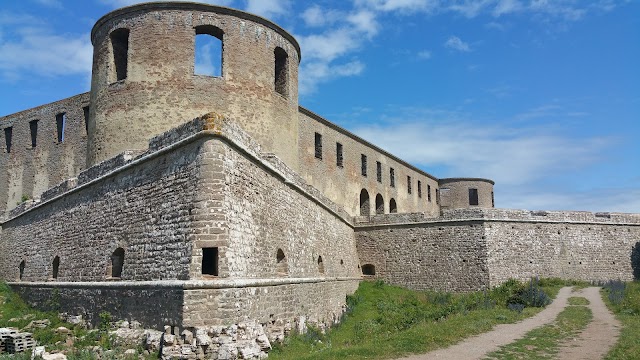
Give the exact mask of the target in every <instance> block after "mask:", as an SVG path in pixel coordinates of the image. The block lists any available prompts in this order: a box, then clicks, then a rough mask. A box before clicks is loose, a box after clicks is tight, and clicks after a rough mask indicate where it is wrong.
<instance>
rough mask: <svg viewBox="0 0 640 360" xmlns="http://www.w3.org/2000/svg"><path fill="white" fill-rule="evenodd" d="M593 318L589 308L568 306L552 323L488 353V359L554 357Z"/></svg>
mask: <svg viewBox="0 0 640 360" xmlns="http://www.w3.org/2000/svg"><path fill="white" fill-rule="evenodd" d="M576 299H578V298H576ZM585 300H586V299H585ZM591 318H592V314H591V310H590V309H589V308H587V307H585V306H568V307H567V308H565V309H564V310H563V311H562V312H561V313H560V314H558V317H557V318H556V320H555V321H554V322H553V323H552V324H549V325H545V326H542V327H539V328H536V329H534V330H531V331H529V332H528V333H527V334H526V335H525V336H524V337H523V338H522V339H519V340H516V341H515V342H513V343H511V344H509V345H505V346H503V347H501V348H500V350H498V351H495V352H492V353H490V354H488V355H487V357H486V359H552V358H553V356H554V354H556V353H557V352H558V349H559V348H560V346H561V345H562V342H563V341H566V340H568V339H570V338H571V337H572V336H574V335H575V334H577V333H579V332H580V331H582V329H584V328H585V327H586V326H587V324H589V322H590V321H591Z"/></svg>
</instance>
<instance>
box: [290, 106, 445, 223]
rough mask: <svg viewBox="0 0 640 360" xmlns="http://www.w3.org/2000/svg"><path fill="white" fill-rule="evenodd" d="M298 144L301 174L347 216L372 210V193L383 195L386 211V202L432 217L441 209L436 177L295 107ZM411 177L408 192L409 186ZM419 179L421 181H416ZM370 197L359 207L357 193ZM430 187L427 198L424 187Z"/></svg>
mask: <svg viewBox="0 0 640 360" xmlns="http://www.w3.org/2000/svg"><path fill="white" fill-rule="evenodd" d="M299 121H300V129H299V139H298V143H299V146H300V148H299V149H298V157H299V160H298V161H299V166H300V174H301V176H302V177H303V178H304V179H305V180H306V181H307V182H308V183H309V184H311V185H313V186H314V187H316V188H317V189H319V190H320V191H322V192H323V193H324V194H325V196H327V197H328V198H329V199H331V201H333V202H335V203H337V204H341V205H342V206H343V207H344V209H345V210H347V212H349V214H351V215H352V216H357V215H374V214H376V195H378V194H380V196H382V199H383V204H384V209H383V212H384V213H385V214H389V213H390V212H392V211H391V208H390V207H391V206H390V201H391V199H394V200H395V202H396V212H399V213H407V212H424V213H427V214H429V215H430V216H433V217H435V216H437V215H438V213H439V211H440V208H439V206H438V204H437V203H436V195H435V194H436V190H437V189H438V181H437V179H436V178H435V177H433V176H432V175H429V174H427V173H425V172H423V171H421V170H419V169H417V168H415V167H413V166H411V165H409V164H408V163H406V162H404V161H402V160H400V159H399V158H397V157H395V156H393V155H391V154H389V153H387V152H386V151H384V150H382V149H380V148H378V147H376V146H375V145H373V144H371V143H369V142H367V141H365V140H363V139H361V138H359V137H357V136H355V135H353V134H351V133H349V132H348V131H346V130H344V129H342V128H340V127H338V126H336V125H334V124H332V123H330V122H329V121H327V120H325V119H323V118H321V117H320V116H318V115H316V114H313V113H312V112H310V111H309V110H306V109H304V108H300V115H299ZM316 133H318V134H320V135H321V136H322V158H321V159H320V158H318V157H316V153H315V150H316V149H315V134H316ZM336 143H340V144H342V159H343V163H342V166H338V165H337V161H336V160H337V159H336V158H337V149H336V147H337V145H336ZM362 155H365V156H366V157H367V175H366V176H363V175H362V158H361V156H362ZM377 162H380V164H381V169H382V172H381V175H382V176H381V179H380V180H381V181H378V177H377ZM390 169H393V170H394V186H392V185H391V179H390ZM407 177H410V178H411V180H410V183H411V192H409V188H408V183H409V181H408V178H407ZM418 182H420V183H419V184H418ZM362 189H365V190H366V191H367V193H368V195H369V212H368V213H366V212H365V213H362V214H361V209H360V192H361V191H362ZM429 189H430V190H431V196H429V194H428V190H429Z"/></svg>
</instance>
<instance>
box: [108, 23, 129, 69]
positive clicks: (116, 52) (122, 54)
mask: <svg viewBox="0 0 640 360" xmlns="http://www.w3.org/2000/svg"><path fill="white" fill-rule="evenodd" d="M109 37H110V38H111V50H112V52H113V67H114V70H115V81H120V80H124V79H126V78H127V66H128V62H129V29H117V30H114V31H113V32H112V33H111V35H110V36H109Z"/></svg>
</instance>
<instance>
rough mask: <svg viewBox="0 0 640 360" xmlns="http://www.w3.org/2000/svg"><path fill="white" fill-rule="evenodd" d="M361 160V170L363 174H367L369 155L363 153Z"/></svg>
mask: <svg viewBox="0 0 640 360" xmlns="http://www.w3.org/2000/svg"><path fill="white" fill-rule="evenodd" d="M360 161H361V169H360V172H361V173H362V176H367V155H365V154H361V155H360Z"/></svg>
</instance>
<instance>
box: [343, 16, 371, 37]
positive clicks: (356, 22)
mask: <svg viewBox="0 0 640 360" xmlns="http://www.w3.org/2000/svg"><path fill="white" fill-rule="evenodd" d="M347 21H348V22H350V23H351V24H352V25H353V26H354V27H355V30H356V31H360V32H363V33H365V34H367V36H369V37H373V36H374V35H376V34H377V33H378V28H379V25H378V22H377V21H376V15H375V14H374V13H373V12H371V11H367V10H361V11H358V12H355V13H353V14H350V15H349V16H348V17H347Z"/></svg>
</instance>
